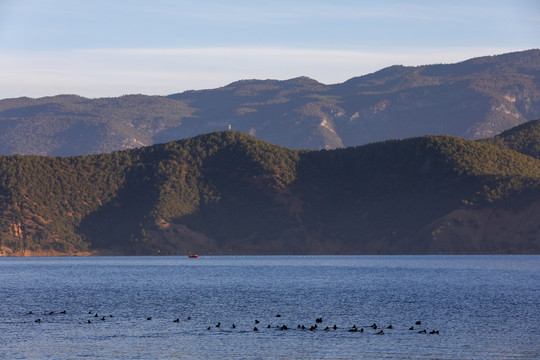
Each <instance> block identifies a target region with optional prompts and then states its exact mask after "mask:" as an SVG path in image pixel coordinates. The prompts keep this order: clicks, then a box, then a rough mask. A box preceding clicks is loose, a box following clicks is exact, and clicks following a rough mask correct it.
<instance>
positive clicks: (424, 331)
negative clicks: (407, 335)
mask: <svg viewBox="0 0 540 360" xmlns="http://www.w3.org/2000/svg"><path fill="white" fill-rule="evenodd" d="M426 332H427V331H426V329H424V330H420V331H419V332H418V333H419V334H425V333H426Z"/></svg>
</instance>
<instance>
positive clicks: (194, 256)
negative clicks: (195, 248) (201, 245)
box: [189, 254, 199, 259]
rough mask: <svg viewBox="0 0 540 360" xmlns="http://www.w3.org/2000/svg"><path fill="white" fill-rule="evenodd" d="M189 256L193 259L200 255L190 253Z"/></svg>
mask: <svg viewBox="0 0 540 360" xmlns="http://www.w3.org/2000/svg"><path fill="white" fill-rule="evenodd" d="M189 257H190V258H191V259H196V258H198V257H199V255H192V254H189Z"/></svg>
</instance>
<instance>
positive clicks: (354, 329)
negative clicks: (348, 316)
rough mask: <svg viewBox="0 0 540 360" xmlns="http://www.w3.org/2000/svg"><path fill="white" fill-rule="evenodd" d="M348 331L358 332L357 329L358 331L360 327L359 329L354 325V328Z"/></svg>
mask: <svg viewBox="0 0 540 360" xmlns="http://www.w3.org/2000/svg"><path fill="white" fill-rule="evenodd" d="M348 331H349V332H357V331H358V329H357V328H355V327H353V328H350V329H349V330H348Z"/></svg>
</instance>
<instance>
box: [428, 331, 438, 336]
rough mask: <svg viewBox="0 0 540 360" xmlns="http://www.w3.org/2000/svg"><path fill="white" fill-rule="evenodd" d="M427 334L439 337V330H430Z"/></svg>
mask: <svg viewBox="0 0 540 360" xmlns="http://www.w3.org/2000/svg"><path fill="white" fill-rule="evenodd" d="M429 333H430V334H437V335H439V330H431V331H430V332H429Z"/></svg>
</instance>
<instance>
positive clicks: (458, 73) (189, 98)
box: [0, 49, 540, 156]
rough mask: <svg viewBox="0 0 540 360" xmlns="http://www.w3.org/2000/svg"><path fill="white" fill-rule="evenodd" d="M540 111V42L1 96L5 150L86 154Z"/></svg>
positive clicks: (385, 130)
mask: <svg viewBox="0 0 540 360" xmlns="http://www.w3.org/2000/svg"><path fill="white" fill-rule="evenodd" d="M538 118H540V50H538V49H533V50H528V51H522V52H516V53H510V54H504V55H497V56H486V57H480V58H475V59H470V60H467V61H463V62H460V63H457V64H444V65H442V64H441V65H425V66H416V67H406V66H392V67H389V68H386V69H382V70H380V71H377V72H375V73H372V74H368V75H364V76H359V77H355V78H352V79H350V80H348V81H346V82H344V83H341V84H334V85H325V84H321V83H319V82H317V81H316V80H313V79H309V78H306V77H299V78H295V79H290V80H285V81H278V80H242V81H237V82H234V83H232V84H229V85H227V86H224V87H221V88H218V89H209V90H201V91H186V92H183V93H178V94H172V95H170V96H165V97H162V96H145V95H126V96H121V97H117V98H101V99H87V98H84V97H80V96H75V95H60V96H52V97H44V98H39V99H30V98H18V99H4V100H0V154H34V155H53V156H56V155H61V156H71V155H82V154H97V153H103V152H111V151H114V150H123V149H128V148H135V147H140V146H143V145H151V144H155V143H163V142H168V141H171V140H178V139H183V138H189V137H192V136H196V135H199V134H203V133H209V132H213V131H221V130H226V129H228V126H229V125H231V126H232V129H233V130H237V131H241V132H243V133H246V134H251V135H254V136H256V137H257V138H259V139H262V140H265V141H269V142H271V143H273V144H278V145H282V146H287V147H289V148H292V149H330V148H339V147H347V146H357V145H362V144H367V143H371V142H375V141H382V140H387V139H391V138H394V139H401V138H407V137H412V136H422V135H427V134H446V135H453V136H460V137H464V138H468V139H480V138H488V137H492V136H494V135H496V134H499V133H501V132H502V131H505V130H507V129H510V128H512V127H514V126H516V125H519V124H522V123H525V122H527V121H528V120H533V119H538Z"/></svg>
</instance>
